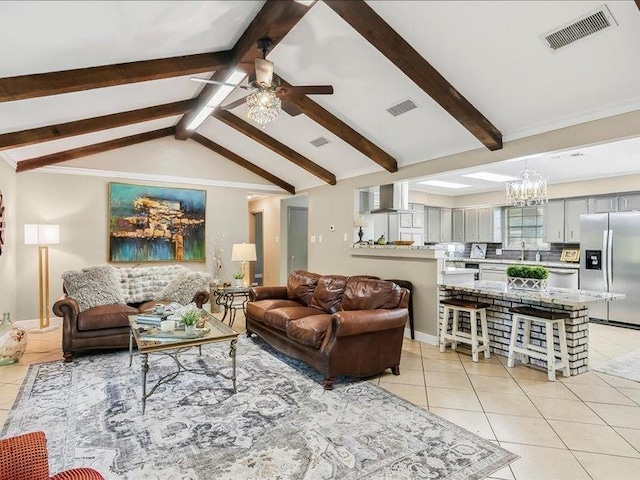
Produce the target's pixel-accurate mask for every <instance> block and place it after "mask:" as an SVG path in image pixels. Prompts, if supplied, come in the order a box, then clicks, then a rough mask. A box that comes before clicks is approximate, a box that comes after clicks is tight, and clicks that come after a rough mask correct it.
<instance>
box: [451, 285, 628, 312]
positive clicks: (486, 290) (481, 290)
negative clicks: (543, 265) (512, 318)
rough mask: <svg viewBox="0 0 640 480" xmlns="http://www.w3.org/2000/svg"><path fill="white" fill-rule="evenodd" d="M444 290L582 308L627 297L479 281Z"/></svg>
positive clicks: (587, 291)
mask: <svg viewBox="0 0 640 480" xmlns="http://www.w3.org/2000/svg"><path fill="white" fill-rule="evenodd" d="M440 288H441V289H442V290H455V291H459V292H465V293H470V294H473V295H480V296H481V295H491V296H493V297H498V298H517V299H519V300H524V301H530V302H544V303H551V304H555V305H566V306H569V307H582V306H585V305H590V304H594V303H608V302H613V301H615V300H621V299H623V298H624V297H625V296H624V295H623V294H621V293H607V292H592V291H589V290H574V289H571V288H553V287H549V288H548V289H547V290H543V291H538V290H519V289H518V290H516V289H512V288H511V289H510V288H507V282H493V281H489V280H479V281H475V282H469V283H461V284H458V285H449V284H443V285H440Z"/></svg>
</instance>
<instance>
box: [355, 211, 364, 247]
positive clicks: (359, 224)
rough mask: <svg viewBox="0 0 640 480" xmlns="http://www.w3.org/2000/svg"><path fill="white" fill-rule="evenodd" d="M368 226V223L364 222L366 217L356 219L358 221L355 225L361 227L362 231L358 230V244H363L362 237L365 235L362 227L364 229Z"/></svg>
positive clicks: (360, 216) (359, 216)
mask: <svg viewBox="0 0 640 480" xmlns="http://www.w3.org/2000/svg"><path fill="white" fill-rule="evenodd" d="M366 224H367V223H366V222H365V221H364V217H363V216H362V215H358V216H357V217H356V221H355V222H353V225H354V226H355V227H360V229H359V230H358V243H362V236H363V235H364V232H363V231H362V227H364V226H365V225H366Z"/></svg>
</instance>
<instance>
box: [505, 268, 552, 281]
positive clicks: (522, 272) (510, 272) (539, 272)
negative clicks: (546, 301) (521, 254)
mask: <svg viewBox="0 0 640 480" xmlns="http://www.w3.org/2000/svg"><path fill="white" fill-rule="evenodd" d="M507 276H508V277H517V278H533V279H536V280H546V279H547V278H549V270H547V269H546V268H545V267H541V266H529V265H509V266H508V267H507Z"/></svg>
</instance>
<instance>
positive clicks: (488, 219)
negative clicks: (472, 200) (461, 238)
mask: <svg viewBox="0 0 640 480" xmlns="http://www.w3.org/2000/svg"><path fill="white" fill-rule="evenodd" d="M478 241H480V242H487V243H500V242H502V209H500V208H494V207H478Z"/></svg>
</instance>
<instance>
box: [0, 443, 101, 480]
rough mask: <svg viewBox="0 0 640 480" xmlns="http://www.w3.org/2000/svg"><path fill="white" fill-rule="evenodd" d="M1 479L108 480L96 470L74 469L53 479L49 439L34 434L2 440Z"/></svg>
mask: <svg viewBox="0 0 640 480" xmlns="http://www.w3.org/2000/svg"><path fill="white" fill-rule="evenodd" d="M0 478H1V479H2V480H104V477H103V476H102V475H100V473H98V472H97V471H95V470H93V469H92V468H73V469H71V470H66V471H64V472H60V473H58V474H57V475H54V476H53V477H50V476H49V455H48V454H47V437H46V436H45V434H44V432H32V433H26V434H24V435H18V436H17V437H11V438H6V439H4V440H0Z"/></svg>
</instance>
